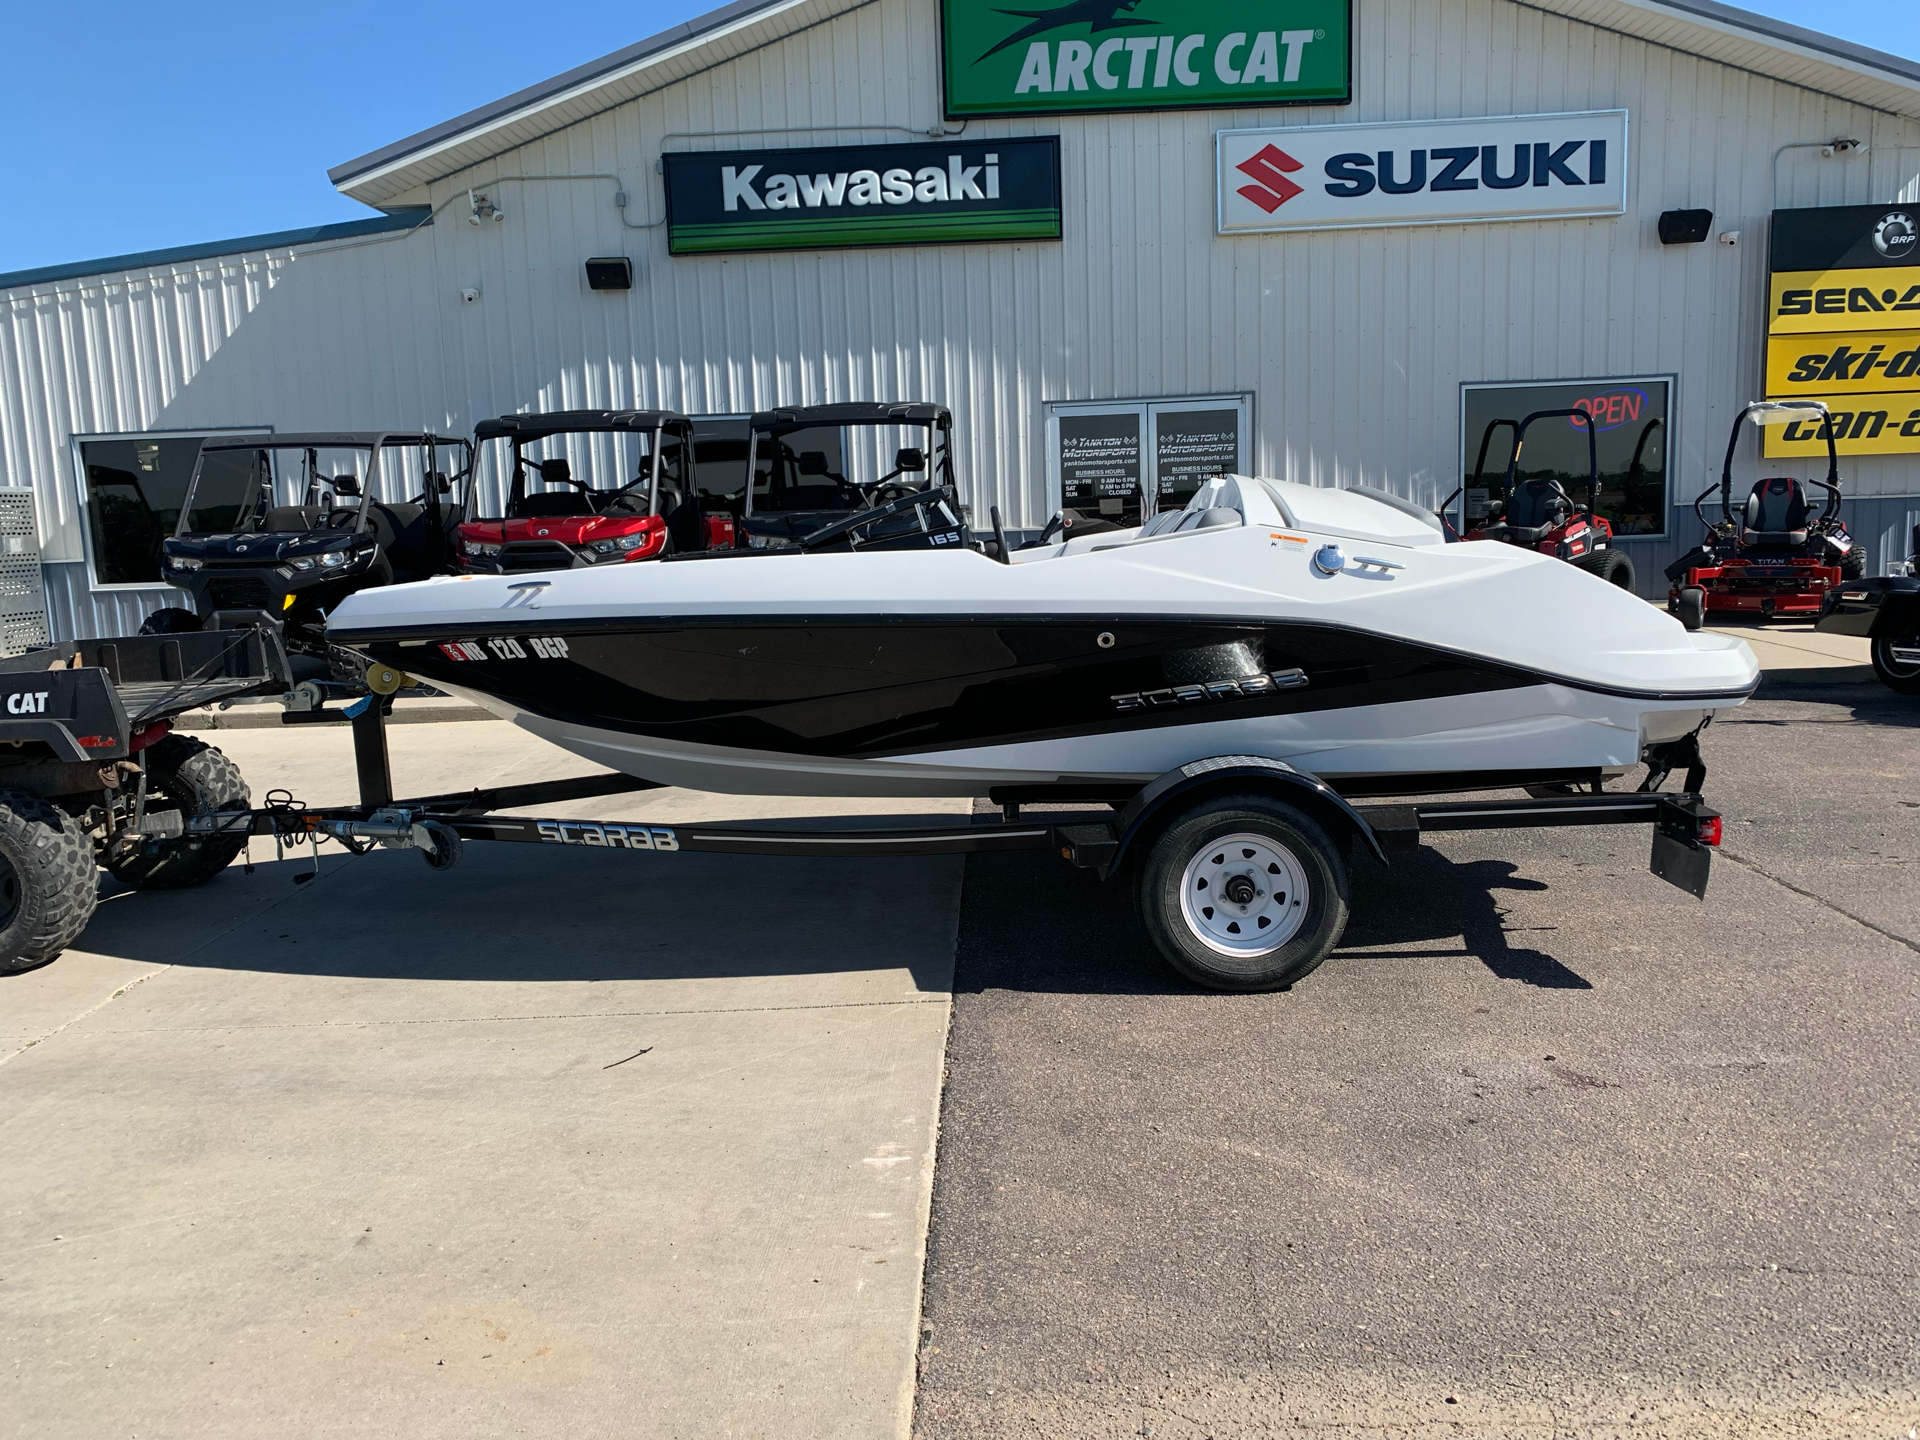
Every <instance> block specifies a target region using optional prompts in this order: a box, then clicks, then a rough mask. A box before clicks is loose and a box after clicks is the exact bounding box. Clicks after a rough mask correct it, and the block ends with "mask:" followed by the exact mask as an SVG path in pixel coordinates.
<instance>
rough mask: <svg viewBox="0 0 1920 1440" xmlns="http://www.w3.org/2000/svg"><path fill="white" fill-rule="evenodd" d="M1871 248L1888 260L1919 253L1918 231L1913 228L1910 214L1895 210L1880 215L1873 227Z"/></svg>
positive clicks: (1903, 258)
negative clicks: (1877, 222) (1878, 221)
mask: <svg viewBox="0 0 1920 1440" xmlns="http://www.w3.org/2000/svg"><path fill="white" fill-rule="evenodd" d="M1873 248H1874V249H1876V250H1878V251H1879V252H1880V253H1881V254H1882V255H1884V256H1886V257H1887V258H1888V259H1889V260H1910V259H1912V258H1913V256H1914V255H1915V254H1916V253H1920V231H1916V230H1915V229H1914V226H1913V219H1912V217H1911V216H1909V215H1908V214H1906V212H1905V211H1902V210H1895V211H1893V212H1892V213H1891V214H1888V215H1882V216H1881V217H1880V223H1879V224H1878V225H1876V226H1874V227H1873Z"/></svg>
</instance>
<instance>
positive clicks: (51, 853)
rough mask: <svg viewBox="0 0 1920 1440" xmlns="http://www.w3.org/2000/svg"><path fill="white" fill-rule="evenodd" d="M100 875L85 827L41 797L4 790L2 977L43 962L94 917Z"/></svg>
mask: <svg viewBox="0 0 1920 1440" xmlns="http://www.w3.org/2000/svg"><path fill="white" fill-rule="evenodd" d="M99 880H100V872H99V870H98V869H97V868H96V867H95V865H94V862H93V842H92V841H91V840H90V839H88V837H87V835H86V834H85V832H84V831H82V830H81V829H80V825H79V822H77V821H76V820H74V818H73V817H72V816H70V815H68V814H67V813H66V811H64V810H62V809H60V808H59V807H57V806H54V805H49V804H48V803H47V802H46V801H45V800H42V799H40V798H39V797H38V796H37V795H22V794H20V793H18V792H17V791H12V790H0V972H7V973H17V972H18V971H21V970H31V969H33V968H34V967H35V966H36V965H44V964H46V963H47V961H49V960H51V959H53V957H54V956H56V955H58V954H59V953H60V952H61V951H62V950H64V949H66V948H67V946H69V945H71V944H72V943H73V942H74V940H75V939H77V938H78V937H79V934H80V932H81V931H82V930H84V929H86V928H87V921H88V920H90V919H91V918H92V917H93V907H94V904H95V901H96V899H97V898H98V893H99Z"/></svg>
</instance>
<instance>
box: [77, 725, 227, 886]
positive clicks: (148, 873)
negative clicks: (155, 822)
mask: <svg viewBox="0 0 1920 1440" xmlns="http://www.w3.org/2000/svg"><path fill="white" fill-rule="evenodd" d="M146 760H147V806H148V809H149V810H152V809H154V808H158V807H165V806H169V805H170V806H172V808H174V809H176V810H178V811H180V812H181V814H182V815H184V816H189V817H191V816H194V815H210V814H212V813H214V812H215V811H218V810H245V809H246V808H247V805H248V803H249V802H250V801H251V799H252V796H251V795H250V794H249V793H248V791H247V782H246V781H245V780H243V779H241V778H240V771H239V768H238V767H237V766H235V764H234V763H233V762H232V761H231V760H229V759H228V758H227V757H226V756H225V755H223V754H221V753H220V752H219V751H218V750H216V749H214V748H213V747H212V746H211V745H209V744H207V743H206V742H205V741H204V740H196V739H194V738H193V737H192V736H191V735H167V736H164V737H162V738H161V739H159V740H157V741H155V742H154V743H153V744H152V745H150V746H149V747H147V752H146ZM246 844H247V837H246V836H244V835H233V836H225V835H223V836H219V837H212V836H197V835H182V836H177V837H173V838H170V839H165V840H149V841H144V842H136V843H135V844H133V845H131V846H128V847H126V848H122V849H118V850H117V851H109V853H108V857H107V869H108V871H109V872H110V873H111V874H112V875H113V878H114V879H116V880H118V881H120V882H121V883H122V884H126V885H132V886H134V887H135V888H136V889H140V890H181V889H185V888H186V887H188V886H190V885H204V884H206V882H207V881H209V880H211V879H213V877H214V876H216V875H218V874H219V873H220V872H221V871H222V870H224V869H226V868H227V866H228V865H230V864H231V863H232V862H233V857H234V856H236V855H238V854H239V853H240V852H241V851H242V850H243V849H245V848H246Z"/></svg>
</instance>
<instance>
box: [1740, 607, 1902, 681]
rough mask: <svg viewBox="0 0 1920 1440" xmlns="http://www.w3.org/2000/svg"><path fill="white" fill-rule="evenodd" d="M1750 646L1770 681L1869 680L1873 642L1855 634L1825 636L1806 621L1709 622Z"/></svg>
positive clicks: (1870, 677)
mask: <svg viewBox="0 0 1920 1440" xmlns="http://www.w3.org/2000/svg"><path fill="white" fill-rule="evenodd" d="M1707 629H1708V630H1710V631H1712V632H1713V633H1714V634H1716V635H1732V636H1735V637H1737V638H1738V639H1741V640H1744V641H1746V642H1747V644H1748V645H1750V646H1752V647H1753V654H1754V658H1755V659H1756V660H1758V661H1759V662H1760V669H1761V670H1762V671H1763V672H1764V673H1765V675H1766V678H1767V680H1768V681H1769V682H1771V683H1773V684H1816V685H1835V684H1846V683H1850V682H1853V681H1866V680H1872V679H1873V678H1874V676H1873V659H1872V655H1871V651H1872V647H1873V642H1872V641H1870V640H1868V639H1866V638H1865V637H1863V636H1859V635H1827V634H1823V633H1822V632H1820V631H1818V630H1816V629H1814V628H1813V625H1812V623H1811V622H1810V621H1795V620H1781V621H1776V622H1774V623H1771V624H1763V623H1761V622H1760V621H1757V620H1756V621H1752V622H1750V623H1746V624H1726V625H1709V626H1707Z"/></svg>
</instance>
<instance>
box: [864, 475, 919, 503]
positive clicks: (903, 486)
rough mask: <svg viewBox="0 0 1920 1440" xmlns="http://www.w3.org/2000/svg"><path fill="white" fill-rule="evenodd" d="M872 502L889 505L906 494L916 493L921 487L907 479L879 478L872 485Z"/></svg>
mask: <svg viewBox="0 0 1920 1440" xmlns="http://www.w3.org/2000/svg"><path fill="white" fill-rule="evenodd" d="M872 488H873V503H874V504H876V505H890V504H892V503H893V502H894V501H895V500H899V499H903V498H905V497H906V496H908V495H918V494H919V493H920V490H921V487H920V486H918V485H915V484H914V483H913V482H911V481H909V480H881V481H879V482H877V483H876V484H875V485H874V486H873V487H872Z"/></svg>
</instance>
